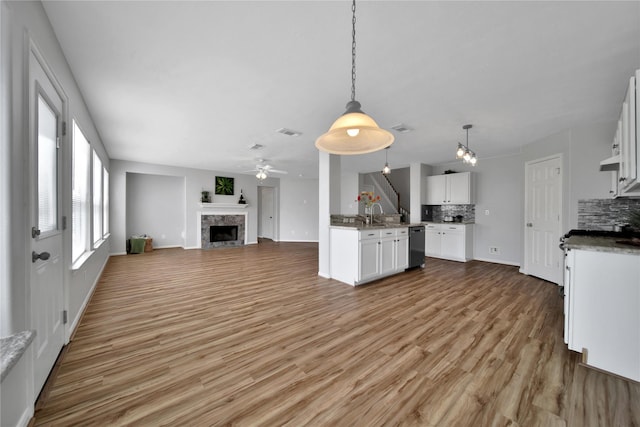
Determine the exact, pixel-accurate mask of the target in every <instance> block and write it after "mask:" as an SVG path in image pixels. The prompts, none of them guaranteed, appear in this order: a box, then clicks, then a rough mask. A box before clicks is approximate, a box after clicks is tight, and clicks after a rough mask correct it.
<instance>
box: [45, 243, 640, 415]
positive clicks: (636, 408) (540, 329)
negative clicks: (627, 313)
mask: <svg viewBox="0 0 640 427" xmlns="http://www.w3.org/2000/svg"><path fill="white" fill-rule="evenodd" d="M317 270H318V267H317V246H316V245H315V244H303V243H267V242H265V243H263V244H260V245H252V246H247V247H242V248H232V249H219V250H208V251H200V250H190V251H184V250H181V249H165V250H157V251H154V252H152V253H145V254H140V255H128V256H117V257H112V258H111V259H110V260H109V263H108V265H107V267H106V269H105V271H104V274H103V276H102V278H101V280H100V283H99V285H98V288H97V290H96V292H95V295H94V296H93V298H92V300H91V302H90V304H89V306H88V308H87V311H86V314H85V316H84V318H83V320H82V322H81V324H80V326H79V327H78V330H77V334H76V336H75V338H74V340H73V341H72V342H71V344H70V345H69V348H68V351H67V353H66V354H65V356H64V357H63V360H62V362H61V364H60V369H59V371H58V373H57V376H56V377H55V378H52V379H51V380H50V381H51V382H52V384H51V388H50V394H49V396H48V397H47V399H46V400H45V402H44V406H43V407H42V408H41V409H39V410H38V411H37V412H36V419H35V424H37V425H40V424H43V425H45V424H53V425H65V426H70V425H74V426H75V425H100V426H103V425H126V424H132V425H137V426H144V425H152V426H155V425H189V426H202V425H229V424H233V425H243V426H256V425H267V426H269V425H287V426H304V425H314V426H315V425H322V426H325V425H331V426H333V425H342V426H377V425H420V426H485V425H486V426H507V425H508V426H565V425H568V426H616V427H617V426H637V425H640V385H639V384H636V383H631V382H628V381H625V380H622V379H619V378H616V377H613V376H611V375H608V374H604V373H601V372H597V371H595V370H592V369H588V368H585V367H583V366H581V365H579V364H578V360H579V358H578V355H577V354H575V353H572V352H570V351H568V350H567V348H566V346H565V345H564V343H563V341H562V327H563V320H562V319H563V317H562V300H561V298H560V296H559V293H558V289H557V287H556V286H555V285H552V284H550V283H547V282H544V281H541V280H538V279H535V278H532V277H528V276H524V275H522V274H519V273H518V270H517V268H516V267H509V266H504V265H496V264H489V263H481V262H470V263H466V264H462V263H457V262H450V261H442V260H436V259H431V258H428V259H427V266H426V268H425V269H424V271H422V270H414V271H410V272H407V273H404V274H401V275H398V276H394V277H391V278H388V279H386V280H381V281H378V282H375V283H372V284H369V285H365V286H361V287H358V288H353V287H351V286H348V285H345V284H342V283H339V282H336V281H333V280H328V279H323V278H320V277H318V276H317Z"/></svg>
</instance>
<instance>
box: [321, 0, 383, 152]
mask: <svg viewBox="0 0 640 427" xmlns="http://www.w3.org/2000/svg"><path fill="white" fill-rule="evenodd" d="M351 11H352V14H353V17H352V19H351V24H352V31H351V101H349V102H347V106H346V111H345V112H344V114H342V116H340V117H338V119H337V120H336V121H335V122H334V123H333V125H332V126H331V128H330V129H329V131H328V132H327V133H324V134H322V135H320V137H318V139H316V148H317V149H318V150H321V151H325V152H327V153H331V154H346V155H351V154H365V153H373V152H374V151H378V150H382V149H383V148H386V147H388V146H390V145H391V144H393V140H394V137H393V135H392V134H391V132H389V131H387V130H384V129H382V128H380V127H379V126H378V124H377V123H376V122H375V120H373V119H372V118H371V117H369V116H368V115H366V114H365V113H364V112H363V111H362V110H361V109H360V103H359V102H358V101H356V0H353V4H352V6H351Z"/></svg>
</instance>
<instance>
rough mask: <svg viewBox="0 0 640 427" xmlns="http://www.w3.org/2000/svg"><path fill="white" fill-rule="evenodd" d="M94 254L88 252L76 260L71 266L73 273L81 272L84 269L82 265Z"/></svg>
mask: <svg viewBox="0 0 640 427" xmlns="http://www.w3.org/2000/svg"><path fill="white" fill-rule="evenodd" d="M93 252H94V251H87V252H85V253H83V254H82V255H80V256H79V257H78V259H77V260H75V262H74V263H73V264H71V271H75V270H80V267H82V264H84V262H85V261H86V260H88V259H89V258H90V257H91V255H92V254H93Z"/></svg>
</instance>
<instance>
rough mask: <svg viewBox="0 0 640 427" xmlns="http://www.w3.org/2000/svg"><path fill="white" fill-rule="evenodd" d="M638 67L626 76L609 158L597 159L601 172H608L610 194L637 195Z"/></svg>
mask: <svg viewBox="0 0 640 427" xmlns="http://www.w3.org/2000/svg"><path fill="white" fill-rule="evenodd" d="M639 103H640V70H637V71H636V75H635V76H632V77H631V78H630V79H629V84H628V86H627V92H626V94H625V98H624V101H623V102H622V109H621V111H620V118H619V119H618V126H617V128H616V133H615V135H614V138H613V145H612V155H613V156H612V157H611V158H609V159H606V160H603V161H602V162H600V170H601V171H611V174H612V183H611V184H612V185H611V191H610V193H611V195H612V196H613V197H638V196H640V171H639V169H640V136H639V135H640V106H639Z"/></svg>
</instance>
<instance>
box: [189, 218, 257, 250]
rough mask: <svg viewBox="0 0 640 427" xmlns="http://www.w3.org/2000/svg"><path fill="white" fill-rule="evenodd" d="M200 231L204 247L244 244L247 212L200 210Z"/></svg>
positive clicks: (199, 234)
mask: <svg viewBox="0 0 640 427" xmlns="http://www.w3.org/2000/svg"><path fill="white" fill-rule="evenodd" d="M198 219H199V222H200V224H199V227H198V229H199V233H198V237H199V238H200V247H201V248H202V249H211V248H220V247H229V246H243V245H245V244H246V243H247V242H246V234H247V231H246V215H245V214H240V215H236V214H209V213H204V212H200V213H199V215H198Z"/></svg>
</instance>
